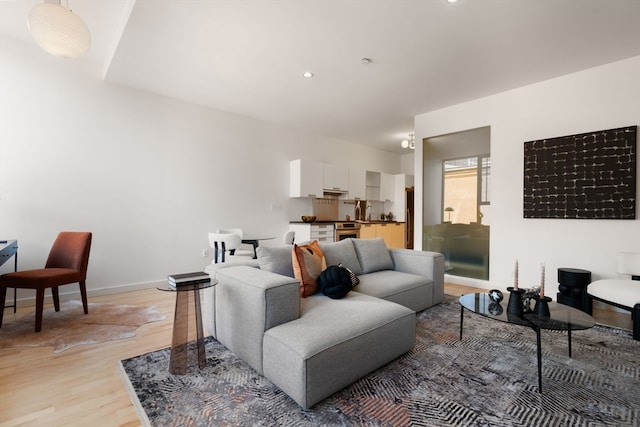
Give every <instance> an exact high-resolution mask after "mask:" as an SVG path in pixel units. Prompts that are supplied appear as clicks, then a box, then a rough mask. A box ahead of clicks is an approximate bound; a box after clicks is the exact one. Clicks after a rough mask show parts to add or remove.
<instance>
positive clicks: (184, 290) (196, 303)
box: [157, 279, 218, 375]
mask: <svg viewBox="0 0 640 427" xmlns="http://www.w3.org/2000/svg"><path fill="white" fill-rule="evenodd" d="M217 283H218V282H217V281H216V280H215V279H211V281H209V282H206V283H198V284H194V285H180V286H177V287H175V288H174V287H172V286H169V285H168V284H167V285H166V286H163V287H158V288H157V289H158V290H161V291H164V292H175V294H176V307H175V312H174V318H173V338H172V340H171V359H170V361H169V372H170V373H171V374H173V375H184V374H186V373H187V365H188V363H187V347H188V343H189V317H190V314H191V313H190V310H189V307H192V308H193V310H194V313H195V317H196V319H195V320H196V325H195V326H196V334H197V340H196V343H197V352H198V367H199V368H200V369H202V368H204V367H205V366H206V365H207V357H206V354H205V348H204V332H203V329H202V309H201V306H200V291H201V290H202V289H206V288H210V287H212V286H215V285H216V284H217ZM189 294H191V295H192V296H193V305H191V304H190V303H189Z"/></svg>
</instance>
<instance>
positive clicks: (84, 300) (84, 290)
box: [80, 280, 89, 314]
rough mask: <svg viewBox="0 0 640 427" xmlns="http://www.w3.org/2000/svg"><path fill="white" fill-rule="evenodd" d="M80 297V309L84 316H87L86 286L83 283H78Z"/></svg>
mask: <svg viewBox="0 0 640 427" xmlns="http://www.w3.org/2000/svg"><path fill="white" fill-rule="evenodd" d="M80 295H81V296H82V308H84V314H89V302H88V301H87V285H86V283H85V282H84V280H83V281H82V282H80Z"/></svg>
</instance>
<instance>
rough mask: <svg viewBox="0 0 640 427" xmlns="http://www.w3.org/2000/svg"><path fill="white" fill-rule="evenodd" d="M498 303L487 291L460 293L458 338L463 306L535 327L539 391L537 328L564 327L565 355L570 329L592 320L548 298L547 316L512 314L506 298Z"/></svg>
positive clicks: (539, 353) (577, 329)
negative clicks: (492, 299)
mask: <svg viewBox="0 0 640 427" xmlns="http://www.w3.org/2000/svg"><path fill="white" fill-rule="evenodd" d="M507 298H508V294H507V295H505V300H503V301H502V302H501V303H499V304H498V303H495V302H493V301H491V299H490V298H489V295H488V294H480V293H478V294H466V295H463V296H461V297H460V339H462V325H463V319H464V310H465V309H467V310H469V311H471V312H473V313H476V314H479V315H481V316H484V317H487V318H489V319H493V320H498V321H500V322H505V323H511V324H514V325H520V326H526V327H529V328H532V329H533V330H534V331H536V344H537V353H538V392H539V393H542V350H541V345H540V332H541V331H542V330H544V329H546V330H552V331H567V335H568V343H569V357H571V331H580V330H584V329H589V328H592V327H593V326H594V325H595V324H596V322H595V320H594V319H593V317H591V316H589V315H588V314H587V313H585V312H583V311H580V310H577V309H575V308H573V307H569V306H567V305H564V304H558V303H556V302H549V312H550V315H549V317H538V316H537V315H536V314H535V313H533V312H525V313H524V314H522V316H516V315H514V314H511V313H508V312H507V304H506V299H507Z"/></svg>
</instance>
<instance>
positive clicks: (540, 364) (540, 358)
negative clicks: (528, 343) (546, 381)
mask: <svg viewBox="0 0 640 427" xmlns="http://www.w3.org/2000/svg"><path fill="white" fill-rule="evenodd" d="M535 329H536V345H537V347H538V348H537V353H538V393H542V345H541V343H540V341H541V340H540V329H541V328H540V327H536V328H535Z"/></svg>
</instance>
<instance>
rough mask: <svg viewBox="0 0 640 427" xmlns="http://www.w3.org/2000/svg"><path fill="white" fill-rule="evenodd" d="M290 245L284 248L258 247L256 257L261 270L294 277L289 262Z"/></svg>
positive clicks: (291, 265)
mask: <svg viewBox="0 0 640 427" xmlns="http://www.w3.org/2000/svg"><path fill="white" fill-rule="evenodd" d="M292 249H293V246H292V245H286V246H275V247H273V246H258V248H257V249H256V255H257V256H258V265H259V266H260V269H261V270H266V271H270V272H272V273H277V274H282V275H283V276H288V277H295V276H294V274H293V264H292V262H291V251H292Z"/></svg>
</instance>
